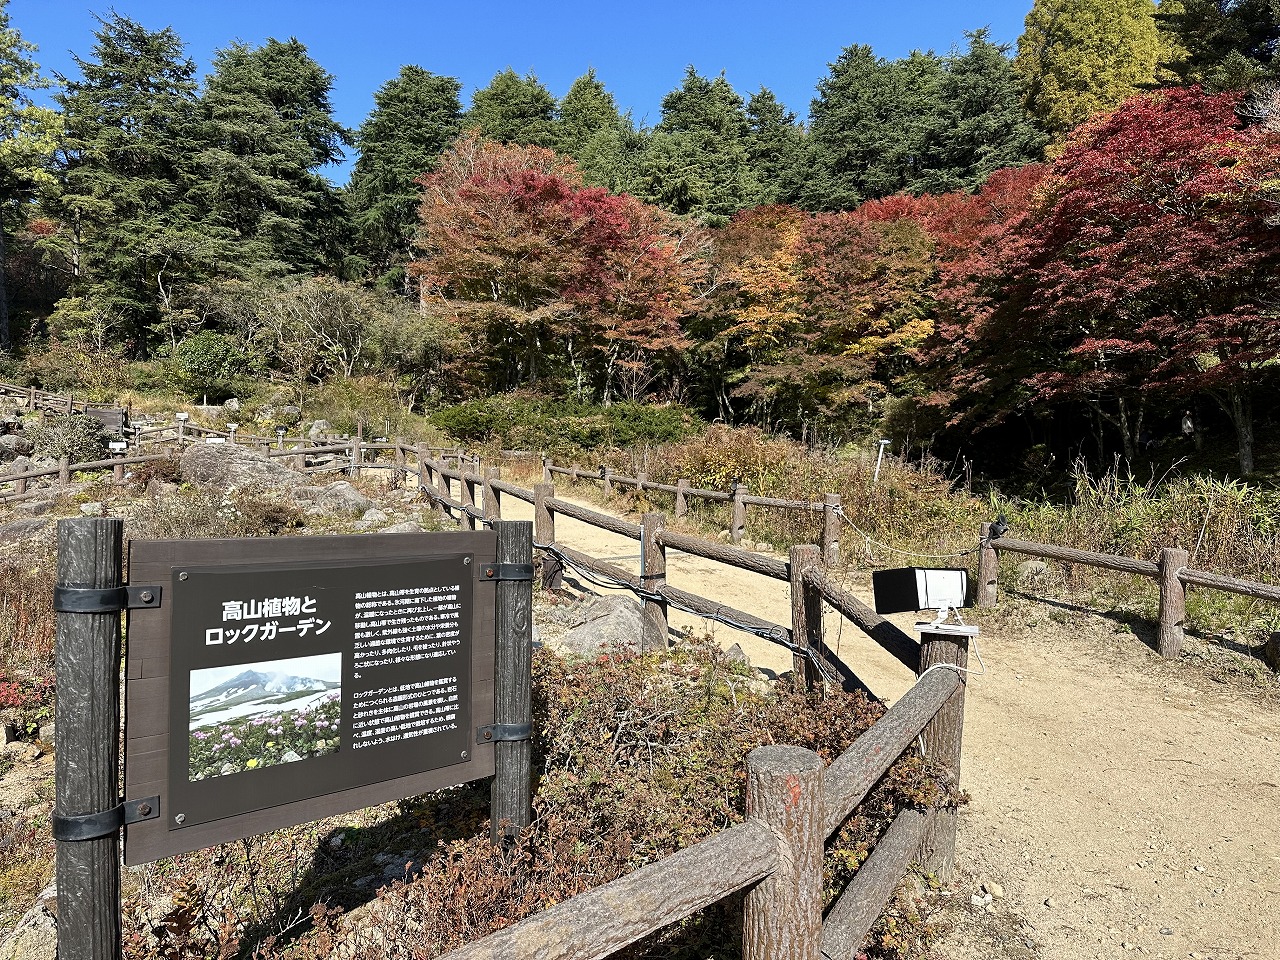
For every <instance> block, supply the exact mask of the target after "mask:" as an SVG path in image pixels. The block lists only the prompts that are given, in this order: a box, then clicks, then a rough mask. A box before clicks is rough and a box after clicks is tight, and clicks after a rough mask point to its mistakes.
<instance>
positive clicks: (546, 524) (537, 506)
mask: <svg viewBox="0 0 1280 960" xmlns="http://www.w3.org/2000/svg"><path fill="white" fill-rule="evenodd" d="M555 495H556V487H555V484H553V483H535V484H534V485H533V540H534V542H535V543H541V544H546V545H548V546H550V545H551V544H553V543H555V542H556V515H555V513H554V512H552V510H551V508H550V507H548V506H547V501H548V500H550V499H552V498H553V497H554V496H555ZM562 573H563V571H562V569H561V567H560V559H559V558H558V557H556V556H555V555H554V554H552V553H550V552H549V551H544V552H543V554H542V588H543V589H544V590H548V589H552V588H555V587H558V586H560V577H561V574H562Z"/></svg>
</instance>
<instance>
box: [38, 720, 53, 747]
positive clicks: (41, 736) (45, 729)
mask: <svg viewBox="0 0 1280 960" xmlns="http://www.w3.org/2000/svg"><path fill="white" fill-rule="evenodd" d="M54 736H55V732H54V728H53V724H52V723H42V724H40V730H39V731H38V732H37V733H36V739H37V740H39V741H40V742H41V743H48V744H53V743H54V742H55V741H54Z"/></svg>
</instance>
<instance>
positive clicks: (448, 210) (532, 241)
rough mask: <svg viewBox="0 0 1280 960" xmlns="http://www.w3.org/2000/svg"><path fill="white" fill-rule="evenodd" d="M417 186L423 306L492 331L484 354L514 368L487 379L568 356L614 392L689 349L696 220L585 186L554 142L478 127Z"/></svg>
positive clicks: (530, 370) (522, 376)
mask: <svg viewBox="0 0 1280 960" xmlns="http://www.w3.org/2000/svg"><path fill="white" fill-rule="evenodd" d="M422 183H423V187H424V196H423V202H422V206H421V223H422V227H421V231H420V235H419V247H420V248H421V251H422V256H421V258H420V259H418V260H417V261H415V262H414V263H413V264H412V265H411V268H410V269H411V270H412V272H413V273H414V274H416V275H417V276H418V277H419V278H420V279H421V281H422V288H423V298H424V304H425V305H426V306H428V307H429V308H433V309H439V308H441V307H443V308H444V309H446V310H448V311H450V312H451V313H452V314H453V315H454V316H456V317H457V318H459V320H461V321H463V322H464V324H465V325H466V326H467V328H468V329H469V331H470V332H471V333H472V335H473V336H477V337H479V338H482V339H483V340H484V341H485V342H483V343H478V344H475V346H476V347H477V348H478V353H479V354H480V355H481V356H482V357H487V358H488V359H489V360H490V365H491V367H496V368H497V369H499V370H503V371H505V372H506V373H507V374H508V375H509V376H512V375H513V376H514V382H512V381H511V380H508V381H507V382H501V381H500V380H499V381H498V382H491V384H490V385H491V386H493V385H496V386H515V385H517V384H519V383H522V382H528V381H531V380H532V381H536V380H537V379H538V378H539V376H541V375H542V374H543V373H545V372H546V370H547V368H548V367H554V366H555V364H556V362H557V361H558V360H560V361H566V362H567V363H568V364H569V365H570V366H571V367H572V368H573V370H574V373H575V375H576V376H577V378H578V381H579V384H582V383H583V382H584V380H586V379H590V380H591V381H592V383H593V385H594V386H595V387H596V389H597V390H598V391H600V392H602V393H603V394H604V395H605V397H606V398H607V397H608V395H609V394H611V393H617V392H619V390H620V388H625V387H627V386H631V387H634V386H635V385H636V384H637V383H641V384H643V383H647V379H648V374H649V371H650V369H651V368H652V367H653V366H654V364H655V363H656V362H658V361H660V360H661V359H662V358H663V357H664V355H666V356H668V357H669V356H670V355H671V354H673V353H674V352H675V351H677V350H679V349H680V348H682V347H683V346H685V340H684V336H683V333H682V331H681V328H680V325H679V322H678V321H679V319H680V317H681V316H683V315H684V314H685V313H686V312H687V310H688V300H689V297H690V295H691V285H692V283H693V280H694V279H695V277H696V273H697V270H696V268H695V264H694V255H695V254H696V253H697V246H698V235H697V232H696V231H695V230H693V229H692V228H689V227H687V226H686V225H684V224H682V223H680V222H679V221H677V220H676V219H675V218H674V217H672V216H670V215H669V214H666V213H664V212H663V211H661V210H658V209H657V208H654V207H649V206H647V205H646V204H643V203H641V202H640V201H639V200H636V199H635V198H633V197H629V196H625V195H623V196H614V195H611V194H609V193H608V192H607V191H605V190H602V189H599V188H586V187H583V186H582V181H581V177H580V175H579V174H578V171H577V169H576V167H574V165H573V163H572V162H571V161H569V160H565V159H563V158H561V157H558V156H556V155H555V154H554V153H551V152H550V151H548V150H543V149H540V148H537V147H519V146H504V145H501V144H496V143H490V142H487V141H484V140H481V139H479V138H478V137H476V136H474V135H473V136H467V137H464V138H462V139H461V140H459V141H458V143H457V144H456V145H455V146H454V147H453V149H452V150H450V151H449V152H448V153H447V154H445V156H444V157H443V158H442V161H441V163H440V166H439V168H438V169H437V170H436V171H435V172H434V173H432V174H431V175H430V176H428V177H426V178H425V179H424V180H423V181H422ZM552 344H559V345H560V347H561V348H562V350H554V349H549V347H551V346H552ZM471 359H472V360H473V361H474V360H475V359H476V358H475V357H473V358H471ZM637 368H642V369H641V370H640V372H639V375H638V378H632V379H631V380H630V382H629V383H628V382H626V381H628V378H627V376H626V375H627V373H628V372H631V373H635V372H636V371H637ZM641 389H643V385H642V386H641Z"/></svg>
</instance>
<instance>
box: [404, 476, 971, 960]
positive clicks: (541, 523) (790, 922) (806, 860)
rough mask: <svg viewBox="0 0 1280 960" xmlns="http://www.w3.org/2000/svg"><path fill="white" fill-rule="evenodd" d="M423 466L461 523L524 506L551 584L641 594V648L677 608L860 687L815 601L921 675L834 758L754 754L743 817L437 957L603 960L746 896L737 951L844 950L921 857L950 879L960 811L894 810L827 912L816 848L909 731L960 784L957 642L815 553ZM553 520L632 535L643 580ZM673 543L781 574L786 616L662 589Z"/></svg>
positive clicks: (904, 746) (962, 647) (812, 958)
mask: <svg viewBox="0 0 1280 960" xmlns="http://www.w3.org/2000/svg"><path fill="white" fill-rule="evenodd" d="M420 469H421V474H420V477H421V480H420V487H421V489H422V490H423V492H424V494H425V495H426V496H428V497H429V498H430V499H431V500H433V501H434V502H435V503H436V505H437V507H438V508H439V509H440V510H441V511H442V512H443V513H445V514H447V515H450V516H453V517H454V518H455V519H456V520H457V521H458V522H459V523H460V524H461V525H463V526H471V527H473V526H474V525H475V524H477V523H483V522H485V521H487V520H494V519H499V518H501V516H502V498H503V497H504V496H510V497H515V498H517V499H520V500H523V501H525V502H526V503H529V504H531V505H532V506H533V509H534V542H535V546H536V547H538V548H539V549H540V550H541V551H542V554H543V576H544V583H547V584H548V585H553V584H554V583H555V582H556V578H557V577H558V575H559V570H560V568H561V566H562V565H563V564H568V565H571V566H573V567H575V568H577V569H578V570H580V571H583V572H584V573H586V574H588V575H590V576H591V577H593V578H599V579H600V580H601V581H603V582H605V583H607V584H609V585H612V586H617V587H621V588H624V589H629V590H631V591H632V592H634V593H636V594H637V595H638V596H639V597H640V598H641V600H642V602H643V605H644V628H643V638H642V641H643V643H644V644H646V645H648V644H655V643H658V642H660V643H661V645H662V647H664V648H665V646H666V642H667V610H668V607H669V606H677V607H679V608H681V609H684V610H687V611H690V612H692V613H696V614H699V615H702V616H706V617H709V618H712V619H715V620H718V621H719V622H722V623H726V624H728V625H730V626H733V627H735V628H736V629H740V630H746V631H749V632H751V633H753V634H756V635H758V636H762V637H765V638H766V639H770V640H773V641H774V642H778V643H783V644H785V645H786V646H788V647H789V648H790V649H791V650H792V655H793V666H794V671H793V682H796V683H799V684H803V685H805V686H816V685H818V684H820V683H821V682H823V680H824V678H825V677H827V676H829V675H830V670H831V668H835V669H836V672H838V673H839V674H840V676H841V679H842V680H843V682H844V683H845V685H847V686H859V685H861V684H860V681H858V679H857V677H856V676H855V675H853V673H852V672H851V671H850V670H849V669H848V668H847V667H846V666H845V665H844V664H842V663H840V662H839V661H838V660H836V659H835V658H834V657H832V656H831V655H830V654H829V652H828V651H827V649H826V647H825V646H824V644H823V642H822V605H823V602H824V601H825V602H826V603H827V604H829V605H830V606H831V607H833V608H834V609H835V610H836V611H838V612H839V613H841V614H842V615H844V616H845V617H847V618H848V619H849V620H850V622H851V623H853V624H854V625H855V626H857V627H859V628H860V629H862V630H864V631H865V632H867V633H868V635H869V636H871V637H872V638H873V639H874V640H876V641H877V642H878V643H880V644H881V645H882V646H884V647H885V648H886V649H887V650H889V651H890V652H892V653H893V654H894V656H896V657H897V658H898V659H899V660H900V661H901V662H902V663H904V664H905V665H907V666H908V667H910V668H911V669H912V670H913V671H915V672H916V673H917V674H918V677H919V679H918V680H917V681H916V684H915V685H914V686H913V687H912V688H911V690H910V691H908V692H907V693H906V694H905V695H903V696H902V697H901V698H900V699H899V700H898V702H897V703H896V704H894V706H893V707H892V708H891V709H890V710H889V711H888V712H887V713H886V714H885V715H884V716H883V717H882V718H881V719H880V720H879V721H878V722H877V723H876V724H875V725H874V726H873V727H872V728H871V729H870V730H869V731H867V732H866V733H865V734H863V735H862V736H861V737H860V738H859V739H858V740H857V742H855V743H854V744H853V746H851V747H850V748H849V749H848V750H846V751H845V752H844V753H843V754H842V755H841V756H840V757H839V758H837V759H836V760H835V761H834V762H833V763H832V764H831V765H830V766H829V767H825V766H824V764H823V763H822V761H821V760H820V758H818V757H817V755H816V754H814V753H812V752H811V751H808V750H804V749H802V748H799V747H761V748H758V749H757V750H754V751H752V753H751V754H750V755H749V756H748V758H747V781H748V789H747V814H748V819H747V820H746V822H745V823H743V824H741V825H739V826H736V827H732V828H730V829H728V830H724V831H721V832H719V833H717V834H715V835H713V836H712V837H710V838H708V839H706V840H703V841H702V842H700V843H697V844H694V845H693V846H690V847H688V848H686V849H684V850H680V851H678V852H677V853H674V854H671V855H670V856H668V857H664V858H662V859H661V860H658V861H656V862H654V863H651V864H648V865H646V866H644V867H642V868H641V869H639V870H637V871H635V872H634V873H631V874H628V875H627V876H625V877H622V878H620V879H618V880H615V881H613V882H611V883H608V884H605V885H604V886H602V887H599V888H596V889H594V890H591V891H589V892H587V893H583V894H581V895H579V896H577V897H573V898H571V899H570V900H567V901H565V902H563V903H560V904H557V905H556V906H554V907H552V908H550V909H548V910H545V911H543V912H541V913H539V914H536V915H534V916H532V917H530V918H528V919H526V920H524V921H521V922H520V923H517V924H515V925H513V926H511V927H508V928H505V929H503V930H500V931H498V932H496V933H494V934H491V935H490V936H488V937H485V938H484V939H482V940H479V941H476V942H474V943H471V944H468V945H467V946H464V947H462V948H460V949H458V950H456V951H454V952H452V953H450V954H448V955H447V960H481V958H493V960H497V958H502V960H524V958H528V960H534V958H537V960H552V958H555V960H585V958H588V957H589V958H601V957H606V956H609V955H610V954H612V953H614V952H616V951H618V950H620V949H622V948H624V947H626V946H628V945H629V944H632V943H635V942H636V941H638V940H640V939H642V938H643V937H645V936H648V935H649V934H651V933H654V932H655V931H658V930H660V929H662V928H664V927H666V926H669V925H671V924H673V923H676V922H678V921H680V920H682V919H684V918H685V917H688V916H690V915H692V914H693V913H695V912H697V911H698V910H700V909H702V908H704V907H706V906H709V905H710V904H713V903H716V902H718V901H720V900H723V899H725V898H726V897H728V896H731V895H732V894H734V893H736V892H738V891H740V890H744V889H746V890H747V893H746V899H745V901H744V903H745V906H744V912H745V919H744V923H743V956H744V957H745V958H750V960H766V958H769V960H772V958H774V957H779V956H786V957H794V958H800V960H819V958H821V957H835V956H851V955H853V953H854V952H855V950H856V948H857V947H858V946H859V945H860V944H861V942H862V940H863V939H864V938H865V936H866V933H867V931H868V930H869V929H870V927H871V925H872V924H873V923H874V922H875V920H876V919H877V917H878V916H879V915H880V913H881V911H882V910H883V908H884V904H885V903H886V902H887V901H888V899H889V897H890V896H892V893H893V891H894V889H895V888H896V886H897V885H898V883H899V882H900V881H901V879H902V876H903V874H904V873H905V871H906V869H907V867H908V866H909V865H910V864H911V863H912V862H913V861H915V860H917V859H919V860H921V862H922V863H923V865H924V866H925V868H926V869H928V870H931V871H933V872H934V873H936V874H938V875H939V876H942V877H949V876H950V875H951V872H952V870H953V867H954V859H955V827H956V823H955V810H954V808H951V807H943V808H939V809H933V810H928V811H922V810H916V809H908V810H904V811H902V812H901V813H900V814H899V815H898V816H897V818H896V819H895V820H894V822H893V824H892V825H891V826H890V828H889V829H888V831H887V832H886V833H885V834H884V836H882V837H881V839H880V841H879V843H878V844H877V846H876V848H875V850H874V851H873V852H872V854H871V856H870V858H869V859H868V860H867V861H866V862H865V863H864V864H863V865H862V867H861V868H860V869H859V870H858V872H857V873H856V874H855V875H854V877H853V879H852V880H851V881H850V883H849V884H848V886H847V887H846V889H845V890H844V892H843V893H842V894H841V896H840V898H839V899H838V900H837V901H836V903H835V904H834V905H833V906H832V907H831V909H830V910H829V911H828V912H827V915H826V918H825V920H824V918H823V912H822V858H823V845H824V844H825V842H826V840H827V838H828V837H830V835H831V834H832V833H833V832H834V831H835V830H837V829H838V828H839V826H840V824H841V823H842V822H843V821H844V820H845V818H846V817H848V815H849V814H850V813H851V812H852V811H853V809H854V808H855V807H856V806H857V805H858V804H859V803H860V802H861V801H862V800H863V799H864V798H865V797H866V795H867V793H868V792H869V791H870V790H871V788H872V787H873V786H874V785H875V784H876V782H877V781H878V780H879V779H880V777H881V776H883V774H884V773H885V771H886V770H888V769H889V767H890V766H891V765H892V764H893V763H894V762H895V761H896V760H897V759H898V757H900V756H901V755H902V754H903V752H904V751H906V750H908V749H910V748H911V746H912V744H913V743H914V742H915V739H916V737H917V736H921V735H922V736H923V743H924V747H925V750H926V752H927V755H928V756H929V757H930V758H931V759H933V760H934V761H936V762H937V763H938V764H939V766H940V768H941V769H943V770H945V771H946V773H947V776H948V777H949V778H950V779H951V781H952V783H953V784H958V780H959V772H960V751H961V738H962V733H963V725H964V677H963V672H962V671H964V670H965V669H966V667H967V663H968V645H967V638H965V637H963V636H955V635H951V634H942V633H924V634H922V638H921V641H920V642H917V641H916V640H915V639H913V638H912V637H910V636H908V635H907V634H906V633H904V632H903V631H901V630H900V629H898V628H897V627H896V626H895V625H893V624H892V623H889V622H888V621H886V620H885V619H884V618H882V617H880V616H879V615H877V614H876V613H875V612H874V611H873V610H871V609H870V608H869V607H867V606H866V604H864V603H862V601H860V600H859V599H858V598H856V597H854V596H853V595H852V594H851V593H849V592H848V591H847V590H845V589H843V588H842V587H840V586H839V585H838V584H837V583H835V581H834V580H833V579H832V578H831V577H830V575H829V574H828V572H827V570H826V568H825V567H824V565H823V563H822V554H821V551H820V549H819V548H818V547H817V546H813V545H806V546H797V547H793V548H792V549H791V552H790V555H789V557H788V559H787V560H786V561H783V560H779V559H775V558H772V557H767V556H762V555H760V554H756V553H753V552H751V551H747V550H743V549H740V548H738V547H733V546H728V545H725V544H720V543H712V542H709V541H706V540H703V539H701V538H698V537H693V536H690V535H688V534H683V533H678V532H676V531H670V530H667V529H666V522H665V517H664V516H663V514H661V513H658V512H656V511H654V512H649V513H646V514H645V515H644V517H643V519H642V522H641V523H639V524H635V523H631V522H629V521H626V520H621V519H618V518H617V517H613V516H610V515H608V514H603V513H598V512H596V511H594V510H590V509H588V508H586V507H583V506H581V505H578V504H574V503H571V502H569V501H566V500H562V499H560V498H557V497H556V496H555V487H554V486H553V484H551V483H545V482H544V483H539V484H535V485H534V487H533V488H532V489H527V488H524V487H521V486H518V485H517V484H514V483H510V482H508V481H505V480H503V479H502V478H501V472H500V469H499V468H497V467H489V468H487V469H485V470H484V471H483V472H480V471H475V472H472V471H468V470H466V469H464V468H462V467H451V466H450V465H448V464H445V463H441V462H439V461H423V462H421V463H420ZM455 483H456V484H457V485H458V486H457V495H456V497H455V491H454V484H455ZM477 504H480V505H481V506H479V507H478V506H477ZM557 515H562V516H565V517H570V518H572V519H575V520H578V521H581V522H584V523H587V524H591V525H593V526H596V527H599V528H600V529H603V530H608V531H610V532H612V533H615V534H618V535H620V536H624V537H627V538H629V539H633V540H638V541H639V542H640V543H641V546H642V550H641V554H642V558H643V559H642V569H641V570H640V572H639V574H633V573H630V572H629V571H626V570H623V569H622V568H620V567H618V566H615V565H614V564H610V563H607V562H605V561H602V560H597V559H595V558H593V557H590V556H588V555H586V554H584V553H582V552H580V551H577V550H574V549H572V548H570V547H568V546H566V545H564V544H561V543H559V542H558V541H557V538H556V530H555V519H556V516H557ZM668 548H670V549H674V550H679V551H682V552H685V553H690V554H693V555H695V556H700V557H704V558H707V559H711V560H715V561H718V562H720V563H725V564H728V565H730V566H734V567H737V568H739V569H743V570H750V571H752V572H754V573H758V574H761V575H763V576H766V577H770V578H772V579H775V580H779V581H782V582H785V583H788V584H789V585H790V588H791V612H792V617H791V623H790V625H782V624H776V623H770V622H768V621H766V620H764V619H762V618H760V617H757V616H754V615H752V614H750V613H747V612H745V611H742V610H735V609H733V608H730V607H728V606H726V605H724V604H721V603H718V602H716V601H714V600H711V599H709V598H705V597H700V596H697V595H696V594H693V593H690V592H688V591H684V590H679V589H677V588H675V587H672V586H671V585H669V584H668V583H667V582H666V579H667V569H666V551H667V549H668ZM931 668H933V669H931Z"/></svg>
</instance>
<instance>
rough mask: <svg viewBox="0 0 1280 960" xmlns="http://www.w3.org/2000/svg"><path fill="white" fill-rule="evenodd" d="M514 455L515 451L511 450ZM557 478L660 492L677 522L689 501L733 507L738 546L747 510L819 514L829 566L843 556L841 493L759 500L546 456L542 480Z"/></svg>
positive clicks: (740, 492)
mask: <svg viewBox="0 0 1280 960" xmlns="http://www.w3.org/2000/svg"><path fill="white" fill-rule="evenodd" d="M508 452H512V453H514V452H515V451H508ZM557 475H559V476H565V477H569V478H570V479H571V480H573V481H575V482H598V483H600V484H601V490H602V492H603V493H604V495H605V496H606V497H609V496H612V495H613V492H614V488H615V487H618V486H622V487H632V488H634V489H635V490H637V491H638V492H641V493H644V492H648V491H658V492H661V493H668V494H671V495H672V496H673V497H674V500H675V504H674V512H675V516H676V518H677V519H679V518H680V517H683V516H685V515H686V514H687V513H688V511H689V501H690V500H691V499H692V500H708V501H712V502H718V503H728V504H730V511H731V512H730V519H729V540H730V542H732V543H739V542H740V541H741V540H742V538H743V536H744V535H745V533H746V522H747V512H746V510H747V507H749V506H752V507H770V508H774V509H780V510H794V511H800V512H803V513H820V514H822V515H823V524H822V533H821V537H820V544H819V545H820V546H821V548H822V556H823V558H824V559H825V561H826V562H827V563H829V564H834V563H836V562H837V561H838V560H839V556H840V521H841V519H842V517H843V513H842V509H841V500H840V496H839V495H838V494H834V493H831V494H826V495H825V496H824V498H823V499H822V500H788V499H784V498H781V497H760V496H755V495H754V494H751V493H749V492H748V490H747V487H746V486H745V485H744V484H742V483H738V482H737V481H735V482H734V483H733V484H732V485H731V487H730V489H729V490H728V491H725V490H704V489H702V488H699V487H693V486H690V484H689V481H688V480H677V481H676V482H675V483H656V482H654V481H652V480H650V479H649V478H648V477H647V476H646V475H645V474H643V473H640V474H637V475H636V476H634V477H628V476H625V475H623V474H620V473H615V472H614V471H613V469H612V468H611V467H603V466H602V467H600V468H598V469H596V470H583V469H582V468H581V467H578V466H576V465H575V466H572V467H565V466H560V465H558V464H555V463H552V462H551V460H549V459H547V458H546V457H544V458H543V460H542V479H543V481H544V482H546V483H550V482H551V481H552V479H553V478H554V477H556V476H557Z"/></svg>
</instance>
